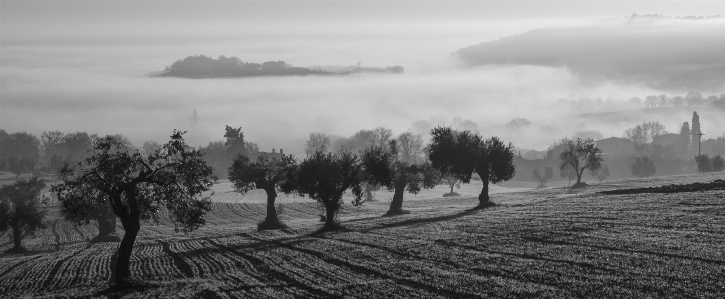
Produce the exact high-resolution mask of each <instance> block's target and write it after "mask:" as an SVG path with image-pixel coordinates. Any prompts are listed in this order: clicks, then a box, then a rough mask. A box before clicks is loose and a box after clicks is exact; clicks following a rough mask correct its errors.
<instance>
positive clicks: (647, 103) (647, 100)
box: [644, 96, 659, 108]
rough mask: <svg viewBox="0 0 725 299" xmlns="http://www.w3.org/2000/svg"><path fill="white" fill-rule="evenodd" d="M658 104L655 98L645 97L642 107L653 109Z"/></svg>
mask: <svg viewBox="0 0 725 299" xmlns="http://www.w3.org/2000/svg"><path fill="white" fill-rule="evenodd" d="M658 103H659V100H658V99H657V96H647V97H646V98H644V106H645V107H647V108H655V107H657V104H658Z"/></svg>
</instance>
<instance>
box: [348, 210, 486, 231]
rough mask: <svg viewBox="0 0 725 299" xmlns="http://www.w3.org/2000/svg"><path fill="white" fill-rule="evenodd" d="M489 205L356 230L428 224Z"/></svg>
mask: <svg viewBox="0 0 725 299" xmlns="http://www.w3.org/2000/svg"><path fill="white" fill-rule="evenodd" d="M491 207H495V205H489V206H485V207H480V206H477V207H474V208H471V209H467V210H463V211H461V212H458V213H456V214H452V215H444V216H437V217H430V218H414V219H408V220H402V221H397V222H390V223H384V224H382V225H380V226H376V227H371V228H366V229H361V230H358V231H359V232H369V231H374V230H379V229H385V228H393V227H401V226H415V225H421V224H429V223H434V222H440V221H448V220H453V219H457V218H461V217H464V216H468V215H473V214H476V213H477V212H480V211H484V210H487V209H489V208H491Z"/></svg>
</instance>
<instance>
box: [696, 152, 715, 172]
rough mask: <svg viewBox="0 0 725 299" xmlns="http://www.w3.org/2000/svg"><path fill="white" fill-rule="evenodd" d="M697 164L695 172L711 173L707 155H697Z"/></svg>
mask: <svg viewBox="0 0 725 299" xmlns="http://www.w3.org/2000/svg"><path fill="white" fill-rule="evenodd" d="M695 162H696V163H697V172H710V171H712V165H711V162H710V157H709V156H708V155H699V156H696V157H695Z"/></svg>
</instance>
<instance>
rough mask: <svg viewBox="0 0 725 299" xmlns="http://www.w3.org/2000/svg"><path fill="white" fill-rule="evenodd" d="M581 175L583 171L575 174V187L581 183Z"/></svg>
mask: <svg viewBox="0 0 725 299" xmlns="http://www.w3.org/2000/svg"><path fill="white" fill-rule="evenodd" d="M582 174H584V170H583V169H582V172H581V173H579V172H578V171H577V172H576V184H575V185H577V184H579V183H581V181H582Z"/></svg>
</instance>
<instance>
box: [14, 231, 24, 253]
mask: <svg viewBox="0 0 725 299" xmlns="http://www.w3.org/2000/svg"><path fill="white" fill-rule="evenodd" d="M22 236H23V231H22V230H20V228H19V227H13V243H14V245H15V249H20V248H23V244H22V243H21V241H22V240H23V238H22Z"/></svg>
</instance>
